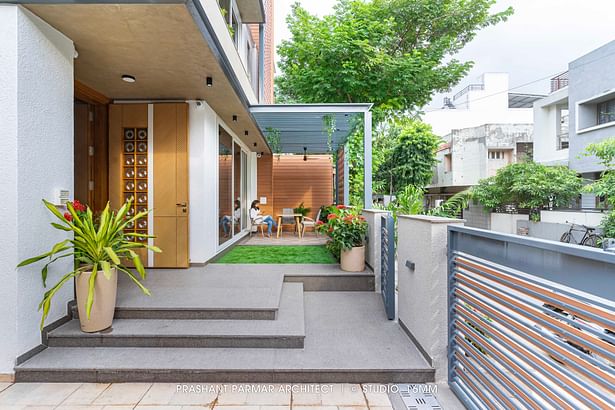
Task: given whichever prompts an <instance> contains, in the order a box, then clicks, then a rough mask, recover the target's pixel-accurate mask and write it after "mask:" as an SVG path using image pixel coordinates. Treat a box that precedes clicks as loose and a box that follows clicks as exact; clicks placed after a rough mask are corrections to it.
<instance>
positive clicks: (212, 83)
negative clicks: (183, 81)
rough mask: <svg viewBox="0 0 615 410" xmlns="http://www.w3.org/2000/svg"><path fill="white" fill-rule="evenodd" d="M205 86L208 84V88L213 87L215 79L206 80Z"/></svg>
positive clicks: (208, 78)
mask: <svg viewBox="0 0 615 410" xmlns="http://www.w3.org/2000/svg"><path fill="white" fill-rule="evenodd" d="M205 84H207V86H208V87H211V86H213V85H214V79H213V78H212V77H207V78H206V79H205Z"/></svg>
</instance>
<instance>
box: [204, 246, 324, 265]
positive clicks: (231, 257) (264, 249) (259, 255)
mask: <svg viewBox="0 0 615 410" xmlns="http://www.w3.org/2000/svg"><path fill="white" fill-rule="evenodd" d="M214 263H229V264H230V263H233V264H235V263H254V264H261V263H264V264H283V263H289V264H295V263H309V264H311V263H321V264H332V263H336V260H335V257H333V255H332V254H331V252H329V251H328V250H327V248H325V247H324V246H322V245H308V246H306V245H297V246H295V245H280V246H271V245H245V246H241V245H240V246H235V247H234V248H233V249H231V250H230V251H228V252H227V253H225V254H224V255H222V256H220V258H219V259H217V260H215V261H214Z"/></svg>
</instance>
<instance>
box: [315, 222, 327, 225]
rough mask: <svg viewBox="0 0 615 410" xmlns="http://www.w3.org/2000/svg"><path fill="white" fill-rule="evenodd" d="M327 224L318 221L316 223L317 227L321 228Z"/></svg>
mask: <svg viewBox="0 0 615 410" xmlns="http://www.w3.org/2000/svg"><path fill="white" fill-rule="evenodd" d="M324 224H325V223H324V222H323V221H318V222H316V225H318V226H320V225H324Z"/></svg>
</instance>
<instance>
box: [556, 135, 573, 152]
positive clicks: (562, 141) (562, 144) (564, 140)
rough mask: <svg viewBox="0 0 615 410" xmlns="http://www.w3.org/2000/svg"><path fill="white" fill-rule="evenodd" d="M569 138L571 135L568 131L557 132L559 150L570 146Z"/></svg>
mask: <svg viewBox="0 0 615 410" xmlns="http://www.w3.org/2000/svg"><path fill="white" fill-rule="evenodd" d="M568 138H569V137H568V133H567V132H562V133H559V134H557V150H562V149H566V148H568V146H569V145H570V142H569V139H568Z"/></svg>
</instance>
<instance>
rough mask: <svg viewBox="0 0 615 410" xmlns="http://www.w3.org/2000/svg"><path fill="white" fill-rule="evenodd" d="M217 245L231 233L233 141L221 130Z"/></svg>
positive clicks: (227, 238)
mask: <svg viewBox="0 0 615 410" xmlns="http://www.w3.org/2000/svg"><path fill="white" fill-rule="evenodd" d="M218 145H219V147H218V225H219V229H218V238H219V240H218V243H219V244H223V243H224V242H226V241H228V240H229V239H230V238H231V236H232V233H233V179H232V178H233V154H232V153H233V139H232V137H231V136H230V135H229V134H228V133H227V132H226V131H225V130H224V129H223V128H222V127H220V128H219V133H218Z"/></svg>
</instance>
